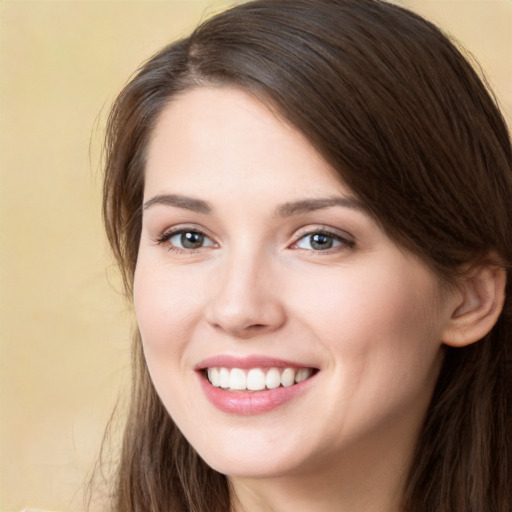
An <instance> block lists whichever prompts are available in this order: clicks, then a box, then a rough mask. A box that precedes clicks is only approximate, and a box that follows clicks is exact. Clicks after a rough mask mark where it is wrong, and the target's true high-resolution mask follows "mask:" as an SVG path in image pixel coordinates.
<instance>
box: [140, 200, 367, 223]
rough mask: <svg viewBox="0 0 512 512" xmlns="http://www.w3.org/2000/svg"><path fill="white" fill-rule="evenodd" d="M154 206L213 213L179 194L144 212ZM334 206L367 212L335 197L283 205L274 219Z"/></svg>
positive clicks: (358, 204)
mask: <svg viewBox="0 0 512 512" xmlns="http://www.w3.org/2000/svg"><path fill="white" fill-rule="evenodd" d="M154 205H164V206H174V207H177V208H183V209H185V210H191V211H193V212H197V213H203V214H208V213H212V211H213V207H212V205H211V204H210V203H208V202H207V201H203V200H202V199H196V198H193V197H189V196H183V195H179V194H159V195H156V196H154V197H152V198H151V199H148V200H147V201H146V202H145V203H144V210H147V209H148V208H150V207H151V206H154ZM333 206H342V207H344V208H351V209H355V210H360V211H366V207H365V206H364V204H363V203H362V202H361V201H360V200H358V199H356V198H355V197H350V196H335V197H326V198H316V199H300V200H298V201H291V202H287V203H283V204H282V205H279V206H278V207H277V208H276V210H275V212H274V214H273V217H274V218H284V217H291V216H293V215H300V214H303V213H308V212H311V211H315V210H322V209H324V208H331V207H333Z"/></svg>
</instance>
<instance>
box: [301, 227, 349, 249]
mask: <svg viewBox="0 0 512 512" xmlns="http://www.w3.org/2000/svg"><path fill="white" fill-rule="evenodd" d="M316 234H323V235H327V236H329V237H332V238H334V239H336V240H338V241H339V242H341V244H342V245H341V247H343V246H344V247H348V248H352V247H354V246H355V244H356V242H355V237H354V236H352V235H351V234H350V233H348V232H347V231H342V230H338V229H335V228H331V227H327V226H315V227H311V228H304V230H300V231H299V233H297V234H296V235H295V236H294V240H295V241H294V242H293V243H292V245H291V247H292V248H295V249H301V248H300V247H297V244H298V243H299V241H300V240H302V239H303V238H305V237H307V236H311V235H316ZM339 247H340V246H337V247H335V248H332V249H326V250H323V251H320V250H319V251H314V250H312V249H303V250H310V251H312V252H315V253H322V252H323V253H329V252H332V251H333V250H334V251H335V250H336V249H338V250H339Z"/></svg>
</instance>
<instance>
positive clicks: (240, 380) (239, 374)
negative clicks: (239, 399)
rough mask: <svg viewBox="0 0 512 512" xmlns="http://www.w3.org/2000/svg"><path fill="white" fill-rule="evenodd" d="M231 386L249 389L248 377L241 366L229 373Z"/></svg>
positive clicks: (237, 388) (231, 387)
mask: <svg viewBox="0 0 512 512" xmlns="http://www.w3.org/2000/svg"><path fill="white" fill-rule="evenodd" d="M229 388H230V389H236V390H237V391H242V390H244V389H247V377H246V376H245V372H244V371H243V370H240V368H233V369H232V370H231V373H230V374H229Z"/></svg>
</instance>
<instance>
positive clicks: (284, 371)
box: [206, 367, 314, 391]
mask: <svg viewBox="0 0 512 512" xmlns="http://www.w3.org/2000/svg"><path fill="white" fill-rule="evenodd" d="M313 372H314V370H313V368H275V367H272V368H250V369H249V368H247V369H242V368H226V367H212V368H208V369H207V370H206V377H207V379H208V381H209V382H210V384H211V385H212V386H214V387H216V388H222V389H225V390H227V391H263V390H265V389H267V390H271V389H277V388H279V387H281V386H282V387H285V388H287V387H290V386H293V385H294V384H298V383H300V382H303V381H305V380H306V379H309V377H311V376H312V375H313Z"/></svg>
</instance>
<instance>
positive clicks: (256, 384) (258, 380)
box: [247, 368, 265, 391]
mask: <svg viewBox="0 0 512 512" xmlns="http://www.w3.org/2000/svg"><path fill="white" fill-rule="evenodd" d="M247 389H249V390H250V391H261V390H262V389H265V374H264V373H263V370H260V369H259V368H254V369H253V370H249V373H248V374H247Z"/></svg>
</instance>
